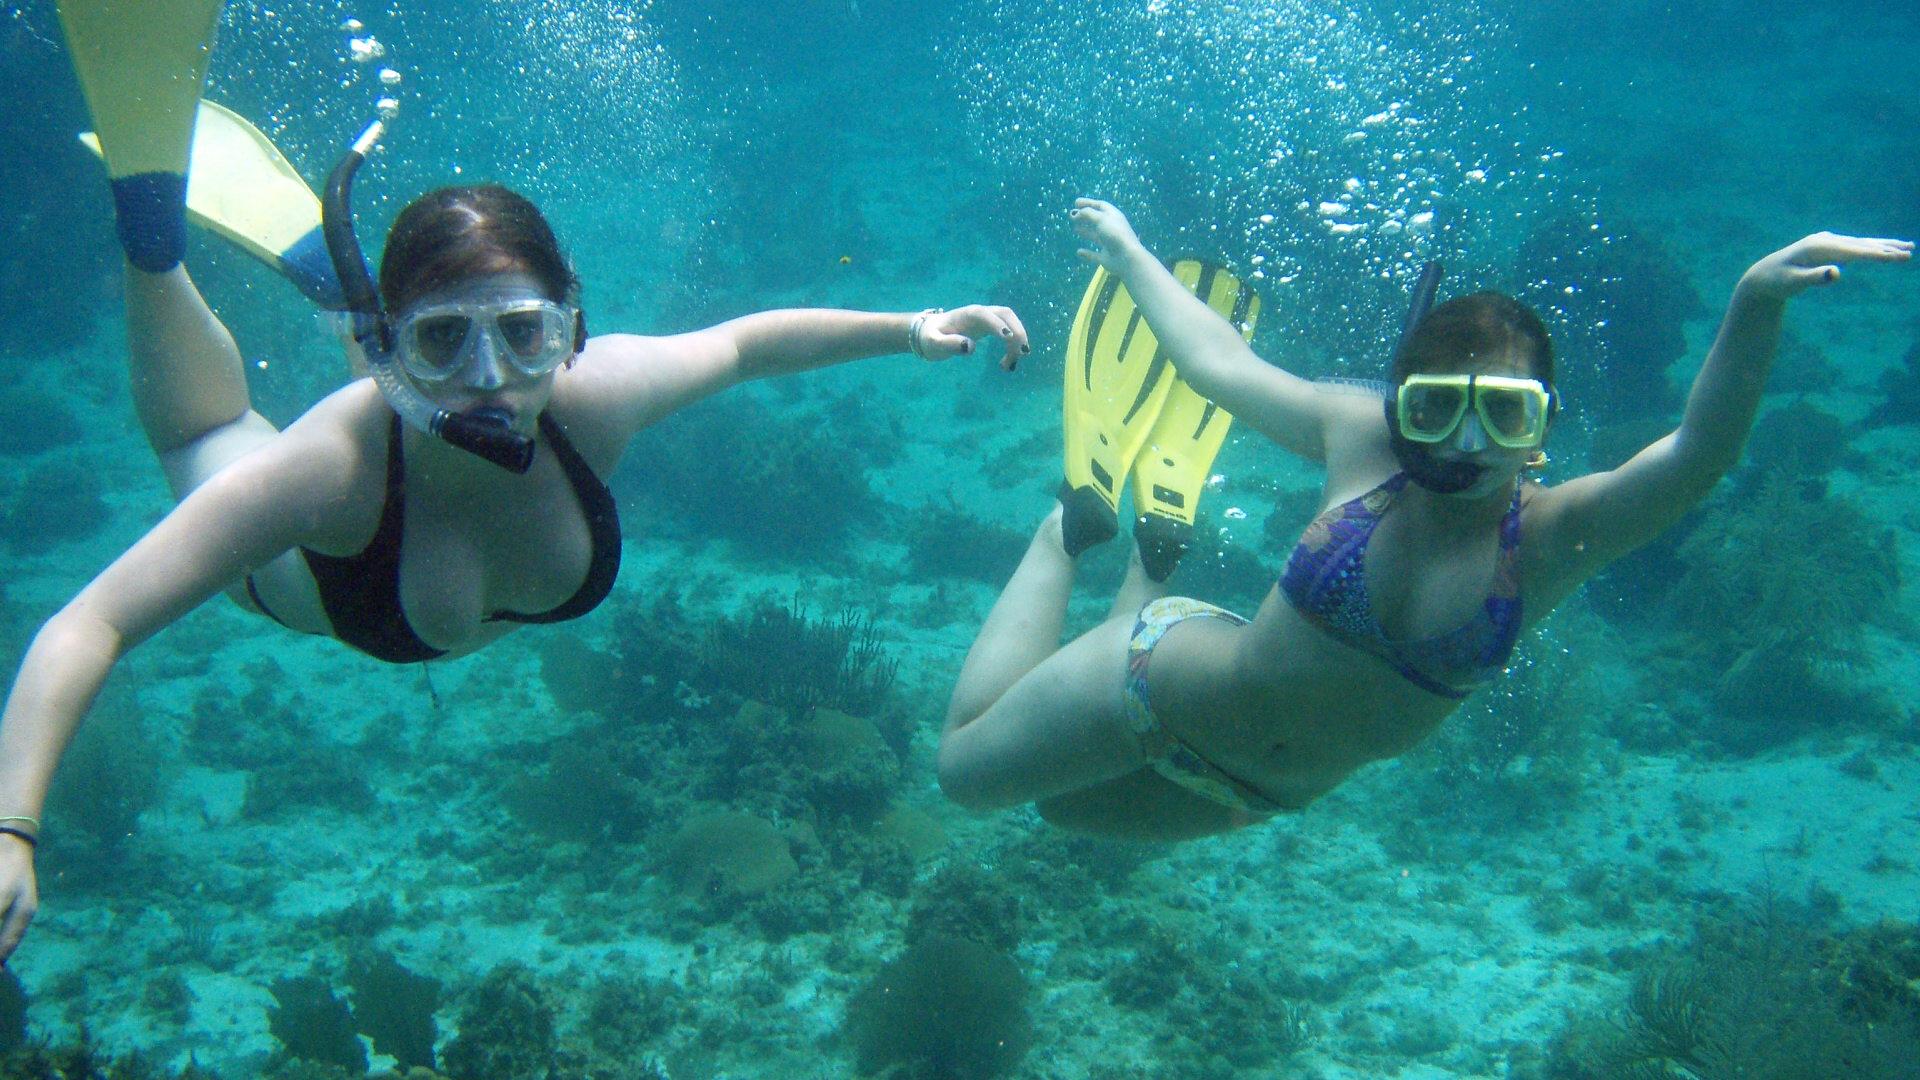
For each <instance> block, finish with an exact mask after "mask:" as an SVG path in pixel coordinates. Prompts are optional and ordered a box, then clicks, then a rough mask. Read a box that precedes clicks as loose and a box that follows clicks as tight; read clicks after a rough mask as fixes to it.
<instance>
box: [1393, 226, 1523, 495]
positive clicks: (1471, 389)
mask: <svg viewBox="0 0 1920 1080" xmlns="http://www.w3.org/2000/svg"><path fill="white" fill-rule="evenodd" d="M1444 273H1445V271H1444V270H1443V268H1442V267H1441V265H1440V264H1439V263H1438V262H1429V263H1427V264H1426V265H1425V266H1424V267H1422V268H1421V270H1420V278H1419V280H1418V281H1417V282H1415V284H1414V287H1413V300H1412V303H1411V304H1410V305H1409V306H1408V308H1407V318H1406V321H1405V322H1404V323H1402V324H1401V327H1400V340H1399V342H1398V344H1396V345H1395V346H1394V350H1393V359H1394V362H1395V364H1396V366H1397V364H1398V361H1399V359H1400V356H1401V354H1402V353H1403V352H1405V351H1406V348H1407V342H1408V340H1409V339H1410V338H1412V336H1413V331H1414V328H1415V327H1417V326H1418V325H1419V323H1420V320H1421V319H1423V318H1425V317H1426V314H1427V311H1428V310H1429V309H1431V308H1432V307H1433V298H1434V294H1435V293H1436V292H1437V291H1438V290H1439V288H1440V278H1441V277H1442V275H1443V274H1444ZM1556 405H1557V402H1556V401H1555V399H1554V395H1553V391H1552V390H1550V389H1549V388H1547V387H1546V386H1544V385H1543V384H1542V383H1541V382H1540V381H1539V380H1537V379H1519V378H1511V377H1508V376H1499V375H1472V374H1449V375H1426V374H1416V375H1410V376H1408V377H1407V378H1406V379H1405V380H1404V381H1403V382H1402V383H1401V384H1400V385H1398V386H1396V387H1391V388H1390V389H1389V392H1388V393H1387V395H1386V400H1385V401H1384V402H1382V406H1383V407H1384V409H1385V411H1386V418H1387V434H1388V439H1389V442H1390V443H1391V445H1392V448H1393V456H1394V458H1395V460H1397V461H1398V462H1399V463H1400V468H1401V470H1402V471H1404V472H1405V473H1406V474H1407V478H1408V479H1410V480H1412V481H1413V482H1414V483H1416V484H1419V485H1420V486H1421V487H1423V488H1426V489H1427V490H1428V491H1431V492H1433V493H1435V494H1437V495H1457V494H1459V493H1460V492H1463V491H1466V490H1468V489H1470V488H1472V487H1473V485H1474V484H1475V483H1477V482H1479V480H1480V477H1481V475H1482V474H1483V473H1484V472H1485V471H1486V468H1485V467H1484V466H1482V465H1477V464H1475V463H1473V462H1471V461H1467V460H1463V459H1458V458H1442V457H1438V456H1436V455H1435V454H1434V452H1433V448H1434V447H1435V446H1437V445H1439V444H1441V443H1444V442H1446V441H1447V440H1448V439H1449V438H1451V437H1453V435H1454V433H1455V432H1456V431H1458V430H1459V428H1460V426H1461V425H1462V424H1464V423H1468V422H1469V416H1471V417H1473V418H1474V419H1476V420H1477V421H1478V423H1479V427H1480V429H1481V431H1482V432H1483V433H1484V434H1485V435H1486V438H1487V441H1488V442H1491V443H1492V444H1494V445H1496V446H1500V447H1504V448H1507V449H1538V448H1539V446H1540V445H1541V443H1542V442H1544V441H1545V439H1546V431H1547V425H1548V423H1549V422H1550V421H1551V420H1552V418H1553V412H1554V408H1555V406H1556Z"/></svg>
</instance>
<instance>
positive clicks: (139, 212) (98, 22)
mask: <svg viewBox="0 0 1920 1080" xmlns="http://www.w3.org/2000/svg"><path fill="white" fill-rule="evenodd" d="M57 6H58V8H59V12H60V25H61V27H62V28H63V29H64V30H65V31H66V37H67V48H68V51H69V52H70V53H71V54H72V57H73V68H74V71H75V73H76V74H78V75H79V77H80V88H81V90H82V91H84V92H85V94H86V98H87V108H88V110H90V111H91V112H92V114H93V125H94V130H96V131H98V132H99V133H100V141H101V143H102V146H103V149H104V152H105V156H106V162H107V175H108V176H109V177H110V178H111V179H112V182H113V201H114V211H115V217H116V220H117V224H118V230H119V236H120V243H121V246H122V247H124V248H125V249H126V252H127V258H128V260H129V261H130V262H132V263H133V265H135V266H136V267H139V268H140V269H142V270H145V271H148V272H149V273H159V272H161V271H164V270H170V269H172V268H173V267H174V266H177V265H179V262H180V256H181V254H182V253H183V252H184V251H185V250H186V232H187V230H186V216H185V212H184V206H185V201H186V185H187V159H188V155H189V154H190V152H191V149H192V144H193V122H194V113H195V106H197V105H198V104H199V102H200V88H201V85H202V84H203V83H205V82H206V77H207V58H208V57H209V56H210V55H211V53H212V50H213V31H214V26H215V24H216V23H217V22H218V21H219V18H220V6H221V0H58V5H57Z"/></svg>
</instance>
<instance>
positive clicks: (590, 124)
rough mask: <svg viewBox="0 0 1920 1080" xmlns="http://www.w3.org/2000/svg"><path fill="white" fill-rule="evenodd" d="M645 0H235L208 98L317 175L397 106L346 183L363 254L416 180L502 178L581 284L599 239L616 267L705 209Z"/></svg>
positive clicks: (703, 158)
mask: <svg viewBox="0 0 1920 1080" xmlns="http://www.w3.org/2000/svg"><path fill="white" fill-rule="evenodd" d="M650 6H651V5H650V0H488V2H487V3H482V4H400V3H397V2H393V0H387V2H386V3H383V4H379V5H370V4H366V3H365V2H364V0H297V2H296V3H293V4H291V5H285V6H282V5H275V6H274V7H273V8H271V9H269V8H265V7H261V6H257V5H233V4H230V5H228V7H227V10H226V14H225V16H224V17H223V26H222V32H221V37H220V41H219V45H218V47H217V48H216V50H215V54H214V71H213V75H214V78H213V85H212V86H211V96H213V97H214V98H215V99H216V100H221V101H222V102H223V103H224V104H230V105H233V106H234V107H236V108H238V109H239V111H240V112H241V113H242V114H243V115H246V116H247V117H248V118H249V119H252V120H254V121H255V123H256V124H259V125H260V126H261V127H262V129H263V130H265V131H267V133H268V134H269V135H270V136H271V137H272V138H273V139H274V140H275V142H276V143H277V144H279V145H280V146H281V148H282V149H283V150H284V151H286V152H287V153H288V155H289V157H291V158H292V159H293V160H294V161H295V162H296V163H297V164H299V166H300V167H301V168H302V170H303V171H304V172H305V173H306V174H307V175H308V177H309V179H310V180H314V181H317V180H318V179H319V178H320V177H323V176H324V175H325V172H326V170H327V168H328V167H330V166H331V164H332V163H333V161H334V160H335V159H336V158H337V156H338V155H339V153H340V151H341V150H342V149H344V147H345V145H346V142H347V141H348V140H350V139H351V138H352V137H353V136H354V135H355V134H357V133H358V132H359V131H360V130H361V128H363V127H364V126H365V124H366V122H367V121H368V120H369V119H371V118H372V117H373V115H374V114H376V113H377V114H378V115H380V116H382V117H384V118H386V119H388V120H389V121H393V120H396V118H397V121H398V122H397V123H395V124H393V126H392V130H391V131H390V132H389V134H388V135H387V137H386V139H385V140H384V141H383V143H382V144H381V150H382V151H383V153H382V154H381V158H380V163H379V167H378V168H377V169H376V170H371V171H370V172H369V174H368V176H367V178H366V179H365V180H363V181H362V182H361V184H360V185H359V186H358V189H357V190H356V192H355V203H356V210H357V211H359V214H358V216H359V217H361V218H362V220H363V226H362V232H363V238H362V239H363V243H365V244H367V246H368V248H369V255H370V256H371V257H374V258H376V259H377V257H378V255H377V251H378V247H379V242H378V241H379V236H380V233H381V231H382V230H383V229H384V225H385V222H386V221H388V220H390V219H391V217H392V216H393V215H394V214H395V213H397V212H398V210H399V207H400V206H401V205H403V204H404V203H406V202H407V201H409V200H411V199H412V198H414V197H415V196H417V195H419V194H420V193H421V192H423V191H426V190H428V189H430V188H434V187H439V186H442V185H446V184H458V183H478V182H484V181H494V180H497V181H499V182H501V183H505V184H507V185H508V186H510V187H513V188H515V189H516V190H519V191H521V192H523V193H524V194H526V195H528V196H529V197H530V198H532V199H533V200H534V201H535V202H536V203H538V204H539V205H540V207H541V208H542V210H543V211H545V212H546V214H547V216H548V217H549V218H550V219H551V220H552V221H553V223H554V227H555V229H556V231H558V233H559V234H560V237H561V240H562V243H563V244H564V245H565V246H566V247H567V249H568V252H569V254H570V255H572V256H573V257H574V258H575V260H576V261H577V262H579V263H580V266H579V270H580V272H581V274H582V276H583V277H584V278H586V279H587V280H588V281H589V283H592V282H594V281H595V280H596V275H595V272H596V270H598V269H599V267H596V266H593V265H590V264H592V263H594V262H595V259H596V252H600V251H602V250H604V249H607V248H609V247H612V246H616V245H617V246H619V247H621V248H623V249H624V252H625V254H626V256H627V259H626V260H625V261H624V263H623V262H621V261H620V260H617V259H614V257H613V256H614V255H615V254H616V253H615V252H611V251H609V252H607V256H606V257H607V259H608V261H609V263H610V264H611V265H615V266H620V267H625V266H630V265H631V266H634V272H635V273H640V272H641V268H640V267H638V266H637V265H634V264H635V263H636V259H637V260H638V262H640V263H645V262H646V261H647V260H648V259H656V256H655V255H654V254H653V252H652V249H653V248H655V247H659V246H661V245H659V244H658V238H659V237H660V236H661V235H663V234H671V233H673V232H675V231H676V230H680V229H682V228H684V226H683V225H682V223H683V222H685V221H701V220H704V219H705V218H706V217H707V216H710V214H711V207H710V206H709V205H707V204H708V203H710V202H711V201H712V196H711V191H712V189H713V185H711V184H710V183H708V182H706V174H707V172H708V171H709V170H710V168H711V166H710V164H709V162H708V159H707V153H706V144H705V142H704V139H703V138H702V137H700V136H699V133H700V132H701V131H703V129H704V125H703V123H702V117H703V116H704V113H703V112H702V111H701V109H702V107H701V105H700V104H699V99H698V97H697V95H689V94H687V93H685V92H684V91H683V89H682V86H683V78H682V75H681V73H680V71H679V69H678V67H677V65H676V64H675V62H674V61H673V59H672V58H671V57H670V56H669V55H668V53H667V51H666V49H665V48H664V47H663V46H662V44H661V42H660V40H659V33H658V31H657V29H656V27H655V26H654V25H653V23H652V22H650V15H649V9H650ZM319 58H325V61H326V62H316V60H317V59H319ZM403 103H404V108H403ZM650 241H651V243H650ZM667 257H668V256H667V255H666V254H660V255H658V256H657V259H666V258H667ZM657 259H656V261H657ZM645 269H646V270H648V271H658V270H660V268H659V267H655V266H648V267H646V268H645ZM599 280H600V281H606V280H607V279H606V278H605V277H604V276H601V277H600V278H599Z"/></svg>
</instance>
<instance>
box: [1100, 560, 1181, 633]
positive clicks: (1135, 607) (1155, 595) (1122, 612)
mask: <svg viewBox="0 0 1920 1080" xmlns="http://www.w3.org/2000/svg"><path fill="white" fill-rule="evenodd" d="M1127 548H1128V552H1129V554H1128V556H1127V576H1126V578H1125V579H1124V580H1122V581H1121V582H1120V591H1119V592H1116V593H1114V594H1113V606H1112V607H1110V608H1108V609H1107V618H1109V619H1118V618H1121V617H1123V616H1124V617H1126V618H1133V617H1134V616H1136V615H1138V614H1140V609H1141V608H1143V607H1146V606H1147V604H1148V602H1149V601H1153V600H1158V599H1160V598H1161V597H1163V596H1165V595H1167V583H1166V582H1164V581H1155V580H1153V579H1152V578H1150V577H1148V576H1147V568H1146V567H1145V566H1144V565H1142V564H1141V562H1140V548H1139V546H1138V545H1135V544H1129V545H1127Z"/></svg>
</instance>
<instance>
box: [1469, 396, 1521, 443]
mask: <svg viewBox="0 0 1920 1080" xmlns="http://www.w3.org/2000/svg"><path fill="white" fill-rule="evenodd" d="M1480 402H1481V405H1480V419H1482V420H1484V421H1486V424H1487V431H1488V432H1489V433H1490V434H1492V435H1493V436H1494V437H1495V438H1505V439H1522V438H1526V437H1527V435H1528V433H1529V431H1528V429H1529V428H1531V427H1532V422H1531V421H1530V420H1529V419H1528V412H1529V411H1530V410H1528V408H1527V402H1526V398H1525V396H1524V395H1522V394H1518V393H1515V392H1514V391H1511V390H1492V391H1483V392H1482V393H1481V395H1480Z"/></svg>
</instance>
